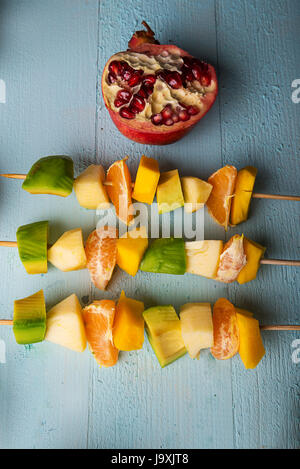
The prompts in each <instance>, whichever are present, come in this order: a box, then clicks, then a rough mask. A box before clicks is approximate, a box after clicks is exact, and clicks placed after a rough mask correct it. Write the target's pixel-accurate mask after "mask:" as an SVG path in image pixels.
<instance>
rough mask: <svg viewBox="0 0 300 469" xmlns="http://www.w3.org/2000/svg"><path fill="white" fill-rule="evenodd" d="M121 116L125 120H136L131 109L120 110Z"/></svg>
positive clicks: (123, 108)
mask: <svg viewBox="0 0 300 469" xmlns="http://www.w3.org/2000/svg"><path fill="white" fill-rule="evenodd" d="M119 114H120V116H121V117H124V118H125V119H134V117H135V113H134V112H132V111H131V110H130V109H129V107H122V109H120V111H119Z"/></svg>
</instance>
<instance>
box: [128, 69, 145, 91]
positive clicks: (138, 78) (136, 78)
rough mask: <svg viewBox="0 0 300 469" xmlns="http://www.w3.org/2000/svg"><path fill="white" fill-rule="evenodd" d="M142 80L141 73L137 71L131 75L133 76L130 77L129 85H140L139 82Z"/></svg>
mask: <svg viewBox="0 0 300 469" xmlns="http://www.w3.org/2000/svg"><path fill="white" fill-rule="evenodd" d="M141 80H142V77H141V74H140V73H137V72H135V73H134V74H133V75H132V76H131V78H129V80H128V85H129V86H131V87H132V86H136V85H138V84H139V83H140V82H141Z"/></svg>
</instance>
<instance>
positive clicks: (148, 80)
mask: <svg viewBox="0 0 300 469" xmlns="http://www.w3.org/2000/svg"><path fill="white" fill-rule="evenodd" d="M155 82H156V76H155V75H145V76H144V78H143V84H144V85H145V86H149V85H154V83H155Z"/></svg>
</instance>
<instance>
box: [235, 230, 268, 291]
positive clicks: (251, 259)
mask: <svg viewBox="0 0 300 469" xmlns="http://www.w3.org/2000/svg"><path fill="white" fill-rule="evenodd" d="M265 250H266V248H264V247H263V246H261V245H260V244H258V243H255V242H254V241H251V239H247V238H244V251H245V254H246V258H247V263H246V265H245V266H244V267H243V269H242V270H241V271H240V273H239V275H238V278H237V281H238V283H239V284H243V283H246V282H250V281H251V280H254V279H255V278H256V275H257V272H258V269H259V267H260V260H261V258H262V257H263V255H264V252H265Z"/></svg>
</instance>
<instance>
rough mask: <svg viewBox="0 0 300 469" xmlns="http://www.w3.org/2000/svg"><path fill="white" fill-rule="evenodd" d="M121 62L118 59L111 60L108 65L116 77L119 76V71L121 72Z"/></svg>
mask: <svg viewBox="0 0 300 469" xmlns="http://www.w3.org/2000/svg"><path fill="white" fill-rule="evenodd" d="M119 64H120V62H118V61H117V60H113V61H112V62H110V64H109V66H108V70H109V71H110V73H111V74H112V75H113V76H114V77H117V76H118V75H119V72H120V66H119Z"/></svg>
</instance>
